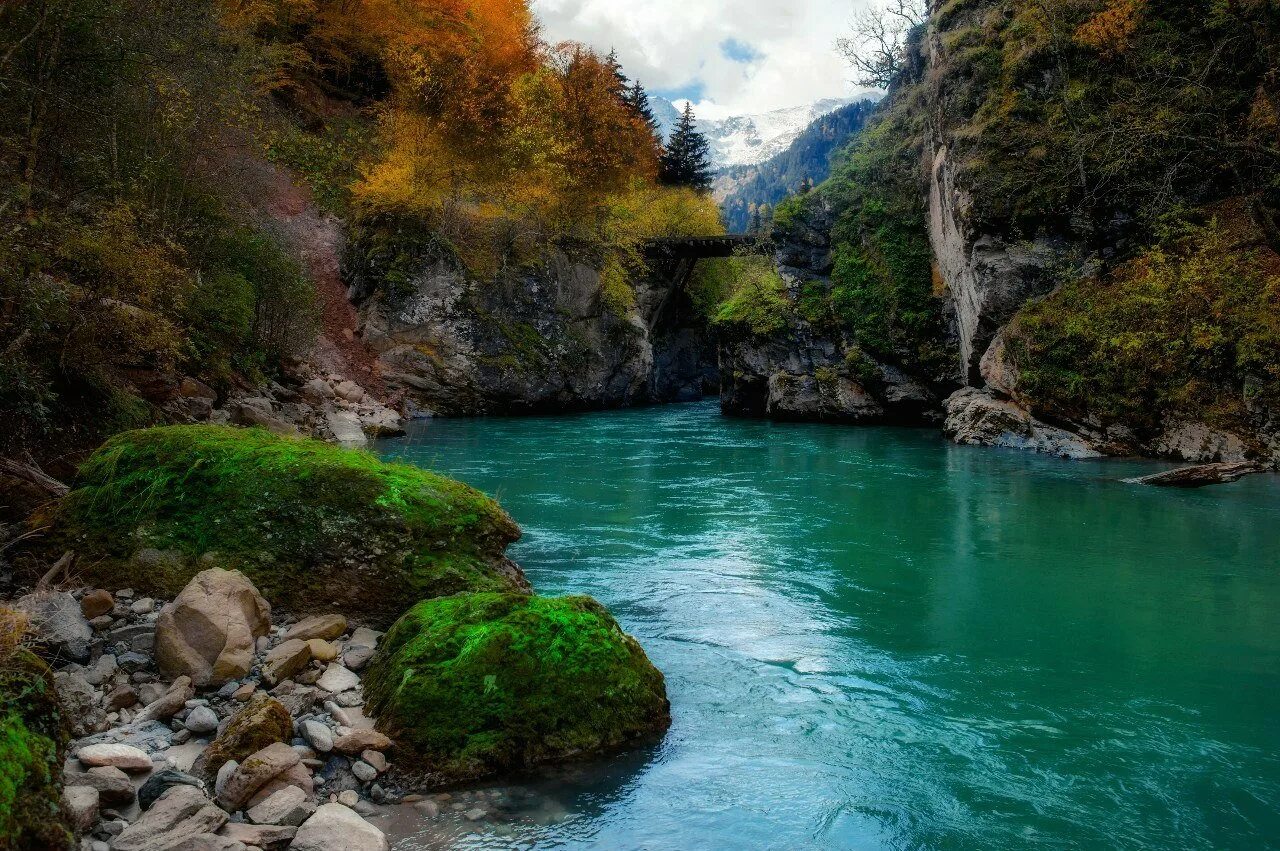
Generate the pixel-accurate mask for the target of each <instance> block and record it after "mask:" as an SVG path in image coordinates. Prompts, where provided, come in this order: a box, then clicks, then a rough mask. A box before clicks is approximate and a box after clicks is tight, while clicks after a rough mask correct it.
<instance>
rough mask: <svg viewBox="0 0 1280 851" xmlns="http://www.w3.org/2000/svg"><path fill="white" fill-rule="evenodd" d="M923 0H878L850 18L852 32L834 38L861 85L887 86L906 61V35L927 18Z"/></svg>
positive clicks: (837, 47)
mask: <svg viewBox="0 0 1280 851" xmlns="http://www.w3.org/2000/svg"><path fill="white" fill-rule="evenodd" d="M927 15H928V9H927V7H926V5H925V0H879V3H878V5H876V6H872V7H870V8H867V9H864V10H862V11H860V12H859V13H858V14H856V15H854V18H853V32H852V33H851V34H850V35H848V36H846V37H844V38H840V39H837V40H836V49H837V50H839V51H840V52H841V53H842V54H843V55H844V57H845V59H847V60H848V61H849V64H851V65H852V66H853V67H854V70H855V71H857V72H858V75H859V76H858V83H859V84H860V85H863V86H876V87H878V88H882V89H883V88H888V86H889V84H890V83H891V82H893V79H894V77H896V76H897V75H898V73H899V72H900V71H901V70H902V68H903V67H904V66H905V64H906V61H907V36H908V35H909V34H910V32H911V31H912V30H913V29H915V28H916V27H918V26H921V25H923V24H924V22H925V20H926V19H927Z"/></svg>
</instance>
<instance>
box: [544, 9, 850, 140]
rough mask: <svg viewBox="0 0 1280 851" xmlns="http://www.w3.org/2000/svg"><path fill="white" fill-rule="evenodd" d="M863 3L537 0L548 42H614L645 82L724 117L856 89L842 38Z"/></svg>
mask: <svg viewBox="0 0 1280 851" xmlns="http://www.w3.org/2000/svg"><path fill="white" fill-rule="evenodd" d="M865 2H866V0H533V6H534V10H535V11H536V13H537V15H538V17H539V18H540V19H541V21H542V23H543V34H544V37H545V38H546V39H547V40H548V41H552V42H555V41H561V40H574V41H581V42H585V43H586V44H589V45H591V46H592V47H594V48H596V49H598V50H600V51H602V52H607V51H608V50H609V49H610V48H616V49H617V51H618V54H619V56H620V57H621V59H622V63H623V67H624V69H625V70H626V71H627V73H628V74H629V75H630V76H631V77H633V78H636V77H638V78H639V79H640V80H642V81H643V82H644V84H645V87H646V88H649V89H651V90H664V91H668V92H673V93H675V94H676V95H677V96H685V97H689V96H691V97H693V98H694V99H695V101H696V102H697V103H696V106H697V107H698V109H699V115H702V116H704V117H706V118H716V117H722V116H724V115H731V114H741V113H746V112H762V111H765V110H769V109H777V108H780V107H786V106H796V105H799V104H803V103H809V102H811V101H814V100H818V99H819V98H824V97H838V96H842V95H850V94H853V93H855V92H856V91H858V88H857V87H856V86H855V85H854V84H853V83H852V82H851V78H852V73H851V72H850V70H849V68H848V66H847V65H846V64H845V62H844V60H843V59H841V58H840V56H839V55H838V54H837V53H836V51H835V41H836V39H837V38H838V37H840V36H841V35H844V34H845V33H846V31H847V30H848V28H849V22H850V20H851V18H852V17H853V14H854V12H855V11H856V10H857V8H858V7H859V6H860V5H862V4H863V3H865ZM730 40H732V42H730ZM726 43H728V44H729V45H730V47H729V49H728V50H726V49H725V45H726ZM729 54H736V55H738V56H739V57H742V56H744V55H747V54H749V57H748V58H747V59H746V60H745V61H742V60H741V59H734V58H732V57H731V56H730V55H729Z"/></svg>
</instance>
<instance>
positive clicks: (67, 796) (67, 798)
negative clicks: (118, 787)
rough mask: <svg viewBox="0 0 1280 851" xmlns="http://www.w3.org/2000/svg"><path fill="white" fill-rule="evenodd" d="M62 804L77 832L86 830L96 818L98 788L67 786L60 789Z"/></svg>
mask: <svg viewBox="0 0 1280 851" xmlns="http://www.w3.org/2000/svg"><path fill="white" fill-rule="evenodd" d="M62 806H63V808H64V809H65V810H66V813H67V819H68V821H70V822H71V824H72V826H73V827H74V828H75V829H76V831H77V832H79V831H85V830H88V829H89V828H90V827H92V826H93V823H94V822H95V821H97V820H98V790H97V789H95V788H93V787H92V786H67V787H65V788H64V789H63V790H62Z"/></svg>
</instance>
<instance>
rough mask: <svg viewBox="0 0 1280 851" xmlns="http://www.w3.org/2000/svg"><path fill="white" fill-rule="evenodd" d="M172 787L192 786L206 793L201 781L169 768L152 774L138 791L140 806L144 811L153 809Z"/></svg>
mask: <svg viewBox="0 0 1280 851" xmlns="http://www.w3.org/2000/svg"><path fill="white" fill-rule="evenodd" d="M172 786H191V787H194V788H196V789H199V790H200V791H201V792H202V793H203V792H204V791H205V788H204V784H203V783H201V782H200V780H199V779H197V778H195V777H192V776H191V775H190V774H186V773H185V772H182V771H176V770H174V769H172V768H167V769H165V770H164V771H157V772H156V773H155V774H152V775H151V776H150V777H148V778H147V782H146V783H143V784H142V788H141V789H139V790H138V805H139V806H140V807H141V808H142V809H144V810H149V809H151V805H152V804H154V803H155V802H156V799H157V798H159V797H160V796H161V795H163V794H164V793H165V791H166V790H167V789H169V788H170V787H172Z"/></svg>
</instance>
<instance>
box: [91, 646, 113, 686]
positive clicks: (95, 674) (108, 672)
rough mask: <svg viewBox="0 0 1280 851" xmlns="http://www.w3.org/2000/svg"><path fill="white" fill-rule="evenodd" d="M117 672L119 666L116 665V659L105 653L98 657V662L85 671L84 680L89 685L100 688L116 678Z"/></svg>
mask: <svg viewBox="0 0 1280 851" xmlns="http://www.w3.org/2000/svg"><path fill="white" fill-rule="evenodd" d="M117 670H119V666H118V665H117V664H116V657H115V656H113V655H112V654H110V653H103V654H102V655H101V656H99V657H98V661H96V662H94V663H93V664H92V665H90V666H89V667H88V668H86V669H85V672H84V678H85V681H86V682H87V683H89V685H91V686H100V685H102V684H103V683H105V682H106V681H107V680H109V679H111V678H112V677H113V676H115V673H116V671H117Z"/></svg>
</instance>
